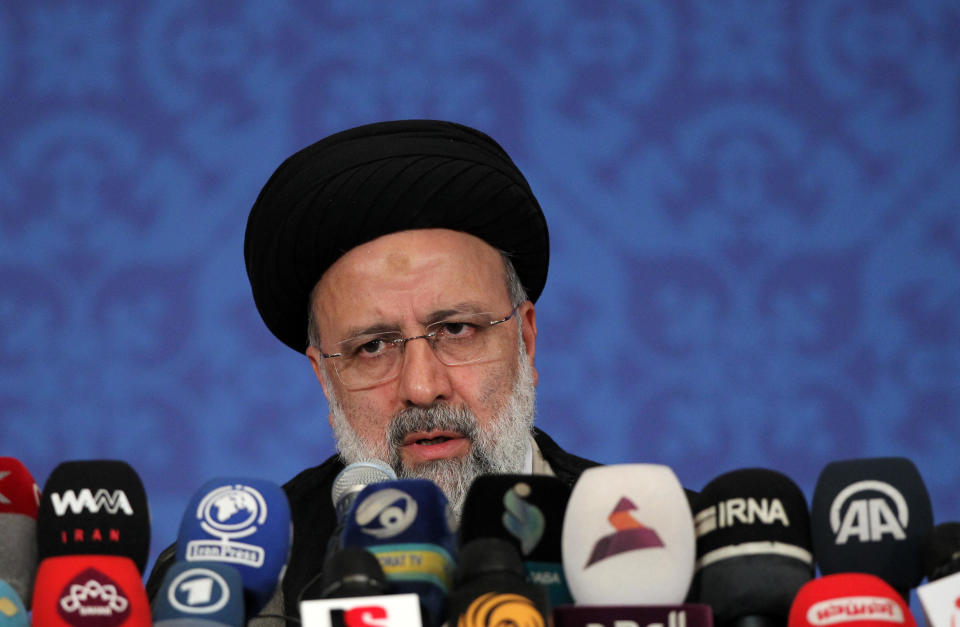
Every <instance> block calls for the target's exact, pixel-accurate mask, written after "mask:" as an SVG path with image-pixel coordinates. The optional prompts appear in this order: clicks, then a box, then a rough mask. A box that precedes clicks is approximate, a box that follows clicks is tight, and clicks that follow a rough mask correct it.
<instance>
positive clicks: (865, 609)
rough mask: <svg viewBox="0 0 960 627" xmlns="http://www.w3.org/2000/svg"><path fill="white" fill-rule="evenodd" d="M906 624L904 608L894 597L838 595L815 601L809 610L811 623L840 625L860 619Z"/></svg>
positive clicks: (808, 615)
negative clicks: (833, 597)
mask: <svg viewBox="0 0 960 627" xmlns="http://www.w3.org/2000/svg"><path fill="white" fill-rule="evenodd" d="M864 620H869V621H882V622H887V623H899V624H904V623H905V622H906V620H905V619H904V615H903V610H902V609H901V608H900V605H899V604H898V603H897V602H896V601H894V600H893V599H888V598H886V597H878V596H855V597H838V598H835V599H827V600H826V601H820V602H819V603H814V604H813V605H811V606H810V609H809V610H807V622H808V623H810V624H811V625H839V624H843V623H852V622H858V621H864Z"/></svg>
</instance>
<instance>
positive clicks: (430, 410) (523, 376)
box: [323, 341, 536, 519]
mask: <svg viewBox="0 0 960 627" xmlns="http://www.w3.org/2000/svg"><path fill="white" fill-rule="evenodd" d="M518 344H519V346H520V349H519V351H518V353H519V355H518V359H517V376H516V379H515V380H514V382H513V389H512V390H511V392H510V396H509V397H508V398H507V399H506V402H504V403H503V406H502V407H500V408H498V409H497V410H496V411H495V412H494V416H493V419H492V420H491V422H490V424H489V425H488V426H487V427H486V428H485V429H484V428H481V427H480V425H479V424H478V422H477V417H476V416H475V415H474V414H473V412H471V411H470V410H469V409H468V408H466V407H453V406H450V405H447V404H437V405H432V406H430V407H412V408H409V409H405V410H403V411H401V412H399V413H397V414H396V415H395V416H394V417H393V419H392V420H391V421H390V424H389V425H388V427H387V431H386V433H385V434H384V438H383V439H377V440H375V441H372V442H366V441H364V440H362V439H361V438H360V436H359V435H357V433H356V431H354V430H353V428H352V427H351V426H350V423H349V422H348V421H347V417H346V415H345V413H344V411H343V407H342V406H341V405H340V403H339V402H337V400H336V398H335V397H334V396H333V394H332V390H333V388H332V387H331V385H330V381H329V379H326V376H327V374H326V371H325V370H324V373H323V374H324V378H325V379H326V380H325V384H326V389H327V391H328V403H329V405H330V415H331V416H332V418H333V420H332V423H333V435H334V437H335V438H336V440H337V449H338V450H339V452H340V457H341V459H342V460H343V462H344V463H345V464H352V463H354V462H358V461H379V462H381V463H385V464H389V465H390V466H391V467H392V468H393V470H394V472H396V473H397V477H399V478H401V479H429V480H431V481H433V482H434V483H436V484H437V485H438V486H440V489H441V490H442V491H443V493H444V494H445V495H446V496H447V500H448V501H449V502H450V506H451V508H452V510H453V512H454V513H455V514H456V516H457V518H458V519H459V517H460V512H461V510H462V508H463V501H464V499H465V497H466V495H467V491H468V490H469V488H470V485H471V484H472V483H473V481H474V479H476V478H477V477H479V476H480V475H483V474H499V473H518V472H522V471H523V464H524V458H525V456H526V452H527V447H528V446H529V441H530V437H531V432H532V430H533V417H534V398H535V389H536V386H535V384H534V381H533V368H532V367H531V366H530V363H529V362H528V361H527V355H526V350H525V349H526V347H525V346H524V344H523V342H522V341H520V342H518ZM432 430H438V431H456V432H458V433H462V434H463V435H464V436H466V437H467V438H469V439H470V441H471V444H472V445H471V447H470V452H469V453H468V454H467V455H465V456H463V457H462V458H455V459H438V460H433V461H429V462H425V463H422V464H419V465H417V466H415V467H413V468H408V467H406V466H405V465H404V464H403V462H402V461H401V459H400V448H401V446H402V444H403V439H404V437H405V436H406V435H407V434H408V433H413V432H416V431H432Z"/></svg>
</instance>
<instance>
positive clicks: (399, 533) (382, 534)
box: [341, 479, 457, 625]
mask: <svg viewBox="0 0 960 627" xmlns="http://www.w3.org/2000/svg"><path fill="white" fill-rule="evenodd" d="M341 542H342V544H343V546H344V547H359V548H362V549H366V550H368V551H370V552H371V553H373V555H374V556H376V557H377V559H378V560H380V565H381V566H382V567H383V572H384V574H385V575H386V578H387V581H389V582H390V584H391V586H392V588H393V591H394V592H397V593H408V592H413V593H416V594H417V595H419V596H420V602H421V606H422V609H423V614H424V624H425V625H440V624H441V623H443V620H444V618H445V616H446V603H447V595H448V594H449V593H450V588H451V585H452V582H453V575H454V571H455V569H456V562H455V559H456V551H457V538H456V534H455V533H454V519H453V514H452V511H451V509H450V507H449V504H448V503H447V497H446V496H444V494H443V492H442V491H441V490H440V488H439V487H437V485H436V484H435V483H433V482H432V481H427V480H425V479H398V480H394V481H383V482H381V483H376V484H373V485H369V486H367V487H366V488H364V489H363V491H362V492H360V494H358V495H357V499H356V501H355V502H354V504H353V507H352V508H351V509H350V512H349V513H348V514H347V520H346V522H345V524H344V529H343V536H342V538H341Z"/></svg>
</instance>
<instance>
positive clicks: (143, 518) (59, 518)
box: [37, 460, 150, 573]
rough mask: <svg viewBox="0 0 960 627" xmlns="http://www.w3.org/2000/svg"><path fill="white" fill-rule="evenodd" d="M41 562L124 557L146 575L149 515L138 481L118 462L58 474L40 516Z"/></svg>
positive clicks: (80, 465)
mask: <svg viewBox="0 0 960 627" xmlns="http://www.w3.org/2000/svg"><path fill="white" fill-rule="evenodd" d="M37 546H38V549H39V557H40V559H41V560H43V559H46V558H48V557H56V556H60V555H119V556H123V557H128V558H130V559H131V560H133V563H134V564H136V565H137V568H138V569H139V570H140V572H141V573H143V570H144V568H145V567H146V565H147V554H148V552H149V550H150V511H149V509H148V507H147V494H146V492H145V491H144V489H143V483H142V482H141V481H140V477H139V475H137V473H136V471H134V469H133V468H131V467H130V465H129V464H127V463H126V462H123V461H117V460H94V461H70V462H63V463H62V464H60V465H59V466H57V467H56V468H54V469H53V472H51V473H50V476H49V477H48V478H47V482H46V484H45V485H44V487H43V494H42V498H41V499H40V509H39V512H38V515H37Z"/></svg>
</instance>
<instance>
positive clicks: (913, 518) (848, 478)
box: [811, 457, 933, 598]
mask: <svg viewBox="0 0 960 627" xmlns="http://www.w3.org/2000/svg"><path fill="white" fill-rule="evenodd" d="M811 527H812V533H813V548H814V554H815V555H816V558H817V562H818V563H819V565H820V572H821V573H823V574H825V575H829V574H832V573H841V572H860V573H869V574H871V575H876V576H878V577H880V578H881V579H883V580H884V581H886V582H887V583H889V584H890V585H891V586H893V587H894V588H895V589H896V590H897V591H899V592H900V594H901V595H903V596H904V598H906V597H907V596H908V595H909V591H910V589H911V588H913V587H915V586H916V585H917V584H918V583H920V580H921V579H922V577H923V570H922V564H921V562H920V546H921V543H922V542H923V540H924V538H925V537H926V536H927V534H928V533H929V532H930V530H931V529H932V528H933V511H932V508H931V505H930V495H929V494H928V493H927V488H926V486H925V485H924V483H923V479H921V478H920V473H919V472H918V471H917V467H916V466H914V465H913V462H911V461H910V460H909V459H905V458H903V457H876V458H869V459H856V460H849V461H840V462H833V463H830V464H827V466H826V467H825V468H824V469H823V471H822V472H821V473H820V477H819V478H818V479H817V485H816V487H815V488H814V491H813V514H812V517H811Z"/></svg>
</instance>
